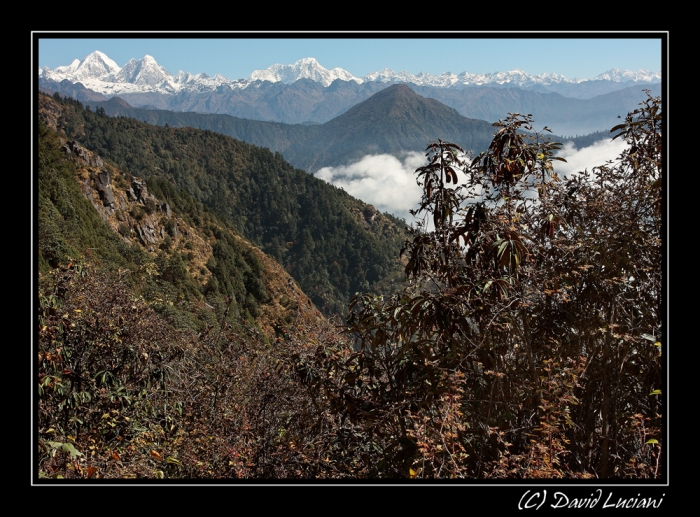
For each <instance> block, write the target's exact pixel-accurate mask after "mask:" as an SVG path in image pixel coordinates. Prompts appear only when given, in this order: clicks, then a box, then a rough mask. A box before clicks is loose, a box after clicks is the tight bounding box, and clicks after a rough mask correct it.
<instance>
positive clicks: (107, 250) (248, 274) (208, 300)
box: [38, 106, 323, 337]
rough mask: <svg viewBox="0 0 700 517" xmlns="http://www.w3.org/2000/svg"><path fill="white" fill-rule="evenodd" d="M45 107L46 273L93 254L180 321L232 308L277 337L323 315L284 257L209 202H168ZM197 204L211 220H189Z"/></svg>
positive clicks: (42, 204)
mask: <svg viewBox="0 0 700 517" xmlns="http://www.w3.org/2000/svg"><path fill="white" fill-rule="evenodd" d="M46 107H47V106H43V107H42V109H40V120H41V121H42V123H41V127H40V136H39V144H40V150H39V157H40V166H39V171H38V172H39V203H38V205H39V227H38V255H39V270H40V273H41V274H44V275H47V274H49V273H50V272H51V270H53V269H54V268H59V267H64V266H65V265H66V264H68V263H70V262H76V261H78V262H79V261H80V257H88V260H89V262H90V263H92V265H96V266H99V267H100V268H102V269H106V270H111V271H112V272H113V274H115V275H117V276H119V278H121V279H123V280H124V281H125V282H126V283H127V284H129V285H131V288H132V289H133V292H134V296H136V297H145V298H146V299H147V300H148V302H149V303H150V305H151V306H152V307H154V308H155V309H156V310H157V311H159V312H161V313H162V314H163V315H164V316H165V317H166V319H168V320H170V321H171V323H172V324H173V325H174V326H176V327H182V328H191V329H201V328H204V327H203V326H207V325H212V324H214V322H215V321H217V318H222V317H224V316H223V314H224V313H225V314H226V315H228V316H230V318H229V319H230V322H231V323H232V324H233V325H240V324H241V323H243V322H244V321H247V323H248V324H256V325H257V326H258V327H259V328H260V329H261V330H262V331H263V332H264V333H265V334H266V335H267V336H268V337H274V336H275V333H276V331H275V329H276V328H279V327H280V326H284V325H287V324H289V323H291V322H293V321H295V320H298V319H299V318H302V319H303V320H305V321H320V320H322V319H323V318H322V317H321V316H320V314H319V313H318V312H317V311H316V309H315V307H313V304H312V303H311V300H309V299H308V298H307V297H306V295H305V294H304V293H303V292H302V291H301V289H300V288H299V286H298V285H297V284H296V283H295V282H294V281H293V280H292V279H291V277H289V275H288V274H287V273H286V272H285V271H284V269H283V268H282V267H281V266H280V265H279V264H277V263H276V262H275V261H274V260H272V259H270V258H269V257H267V256H266V255H265V254H264V253H263V252H262V251H260V250H259V249H258V248H256V247H255V246H253V245H252V244H250V243H249V242H247V241H246V240H245V239H243V238H242V237H241V236H240V235H237V233H236V232H235V231H233V230H232V228H230V227H229V226H228V225H227V224H226V223H225V222H224V221H221V220H219V219H218V218H217V217H216V216H215V215H214V214H212V213H211V212H210V211H209V210H207V209H206V207H203V206H201V204H198V203H196V202H195V201H194V200H192V199H188V196H187V195H186V194H184V193H181V192H177V191H176V190H173V189H172V188H171V189H167V187H166V189H167V191H168V193H169V196H168V197H169V199H170V202H166V201H164V200H162V199H161V198H159V197H158V196H155V195H154V194H153V193H152V192H151V191H150V189H149V188H148V187H147V185H146V182H144V181H143V180H142V179H140V178H138V177H135V176H133V175H131V174H129V173H127V172H125V171H123V170H120V169H118V168H116V167H113V166H111V165H110V164H109V163H106V162H104V161H103V160H102V159H101V158H100V157H99V156H98V155H96V154H95V153H93V152H91V151H90V150H88V149H86V148H84V147H82V146H80V145H79V144H77V143H76V142H74V141H70V140H68V141H67V140H66V139H65V138H61V137H60V136H58V134H57V133H55V127H54V128H51V127H50V126H47V125H45V123H44V121H47V122H49V124H50V123H51V121H52V117H51V116H50V115H51V113H52V112H53V111H54V110H47V109H46ZM152 185H153V186H154V187H155V189H154V190H155V191H157V192H160V193H162V192H163V188H162V187H163V186H162V185H159V184H158V183H155V184H153V183H152ZM188 204H189V210H188V209H187V208H185V209H184V210H183V208H184V207H185V205H188ZM194 213H197V214H198V216H199V217H201V219H204V220H206V221H207V225H206V226H205V227H202V226H193V225H192V224H190V223H188V221H187V220H190V219H192V214H194ZM227 263H232V264H234V265H235V267H229V268H226V267H225V265H226V264H227ZM224 307H228V310H227V311H225V310H224Z"/></svg>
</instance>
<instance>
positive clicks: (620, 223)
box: [37, 97, 665, 479]
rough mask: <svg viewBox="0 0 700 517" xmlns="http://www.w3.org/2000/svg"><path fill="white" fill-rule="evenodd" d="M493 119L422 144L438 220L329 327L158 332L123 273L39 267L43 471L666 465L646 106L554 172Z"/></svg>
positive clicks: (509, 123)
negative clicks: (395, 268)
mask: <svg viewBox="0 0 700 517" xmlns="http://www.w3.org/2000/svg"><path fill="white" fill-rule="evenodd" d="M496 126H497V128H498V129H497V132H496V134H495V136H494V139H493V141H492V144H491V146H490V147H489V149H488V150H487V151H485V152H484V153H481V154H480V155H478V156H476V157H475V158H473V159H469V160H465V159H464V154H463V152H462V150H461V149H460V148H459V147H458V146H456V145H454V144H450V143H446V142H442V141H438V142H436V143H432V144H430V145H429V147H428V149H427V153H428V157H429V163H428V165H426V166H425V167H422V168H420V169H418V170H417V171H416V172H417V178H418V181H419V183H420V185H421V186H422V188H423V198H422V202H421V205H420V209H419V210H418V212H417V214H418V215H422V216H424V217H429V218H430V219H431V221H432V227H433V228H434V230H432V231H427V229H426V228H424V229H422V230H418V231H416V232H415V233H414V234H413V236H412V239H409V240H408V241H407V242H406V243H405V246H404V249H403V252H402V253H403V255H404V256H405V257H406V259H407V260H406V265H405V273H406V284H405V287H404V288H403V290H402V291H401V292H399V293H397V294H395V295H393V296H384V297H382V296H377V295H372V294H364V295H357V296H356V297H355V298H354V299H353V301H352V303H351V305H350V316H349V318H348V319H347V322H346V324H345V325H343V326H342V327H341V328H337V327H334V326H331V325H329V324H326V323H324V322H322V321H319V320H310V319H305V318H304V317H298V318H297V319H296V320H295V321H293V322H289V324H288V325H284V326H283V327H281V328H280V329H279V332H278V333H277V335H276V336H274V337H269V336H268V337H266V336H263V335H261V334H260V332H259V330H258V329H256V328H255V327H254V326H248V325H237V324H235V323H234V322H232V321H230V318H229V319H228V320H227V319H226V316H227V315H226V314H225V313H216V316H215V317H216V318H217V319H216V321H214V322H211V323H210V324H209V325H205V326H204V327H199V328H194V329H193V328H187V327H186V326H179V327H175V326H173V325H172V323H171V321H169V320H168V319H167V318H166V317H165V315H164V314H163V313H162V312H159V311H158V310H156V309H157V306H155V305H154V304H153V303H152V302H151V301H150V300H149V299H148V297H144V296H143V295H140V294H139V291H138V290H137V289H136V286H132V285H129V284H128V283H127V282H125V280H124V279H123V278H121V277H120V276H119V275H118V271H110V270H109V269H108V268H104V267H101V266H100V265H99V264H97V265H95V264H94V263H93V262H94V261H90V260H87V261H85V260H72V261H71V262H70V263H66V262H61V261H60V260H57V261H56V262H55V263H53V264H52V267H51V268H50V270H47V273H46V274H45V276H44V278H42V282H41V283H40V289H39V303H38V308H39V314H38V318H39V321H38V323H39V331H38V346H37V348H38V359H39V364H38V374H39V378H38V392H37V396H38V402H39V404H38V407H39V413H38V422H37V425H38V436H39V440H38V456H37V458H38V469H39V476H40V477H47V478H57V477H63V478H81V479H82V478H124V477H135V478H168V479H172V478H176V479H178V478H179V479H183V478H187V479H196V478H205V479H216V478H219V479H238V478H245V479H272V478H277V479H279V478H284V479H290V478H307V479H340V478H421V479H422V478H426V479H427V478H484V479H486V478H488V479H493V478H510V479H521V478H528V479H531V478H635V479H641V478H661V477H663V476H665V471H664V460H663V455H662V452H663V446H664V441H663V436H664V435H663V432H662V415H663V410H664V406H663V404H662V400H663V398H662V396H663V393H662V391H661V390H662V387H663V386H664V375H663V371H664V370H663V367H662V366H663V365H662V359H663V356H662V349H663V343H664V340H663V334H662V330H663V329H662V320H663V315H664V313H663V307H664V305H663V303H662V302H663V300H662V211H663V203H662V188H661V186H662V113H661V103H660V99H658V98H652V97H649V98H648V99H647V100H646V101H645V102H644V103H642V104H641V105H640V108H639V109H638V110H636V111H634V112H632V113H630V114H629V115H628V116H627V117H626V118H625V120H624V122H623V123H621V124H620V125H619V126H617V127H616V128H614V129H613V131H612V132H613V133H614V134H615V136H616V138H624V139H625V140H626V141H627V142H628V144H629V147H628V148H627V149H626V150H625V151H624V152H623V154H622V155H621V156H620V159H619V161H617V162H615V163H608V164H603V165H601V166H600V167H597V168H594V169H593V170H591V171H582V172H581V173H579V174H577V175H574V176H572V177H569V178H560V177H558V176H557V174H556V173H555V171H554V168H553V166H552V163H553V161H556V159H557V158H556V156H555V155H554V153H555V151H556V150H557V149H558V144H557V143H554V142H549V141H548V140H547V139H546V138H544V137H543V136H542V135H540V134H534V136H533V137H528V136H526V135H525V134H524V133H523V132H522V130H528V131H531V130H532V120H531V119H530V118H529V117H523V116H520V115H511V116H509V117H508V118H507V119H505V120H504V121H500V122H499V123H497V124H496ZM54 168H55V167H54ZM464 177H466V181H465V182H463V183H460V178H464ZM66 182H67V180H66ZM476 200H479V202H478V203H477V202H476ZM76 224H77V223H76ZM105 238H106V237H105ZM116 245H117V244H115V246H116Z"/></svg>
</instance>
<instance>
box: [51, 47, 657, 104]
mask: <svg viewBox="0 0 700 517" xmlns="http://www.w3.org/2000/svg"><path fill="white" fill-rule="evenodd" d="M39 77H40V78H42V79H50V80H53V81H56V82H61V81H62V80H64V79H68V80H69V81H71V82H82V83H83V84H84V85H85V86H86V87H87V88H90V89H91V90H93V91H96V92H99V93H102V94H105V95H118V94H123V93H137V92H141V93H143V92H158V93H165V94H173V93H177V92H180V91H188V92H193V91H196V92H202V91H213V90H217V89H219V88H221V87H228V88H231V89H244V88H248V87H251V86H252V87H255V85H256V83H258V82H262V81H269V82H273V83H274V82H282V83H284V84H292V83H294V82H296V81H298V80H300V79H311V80H313V81H316V82H319V83H321V84H322V85H323V86H324V87H328V86H330V85H331V84H332V83H333V82H334V81H336V80H341V81H354V82H356V83H358V84H361V83H364V82H381V83H399V82H400V83H412V84H416V85H419V86H435V87H439V88H452V87H464V86H484V85H499V86H502V85H508V86H517V87H520V88H531V87H533V86H550V85H556V84H562V83H563V84H579V83H583V82H585V81H587V79H578V78H575V79H568V78H566V77H564V76H563V75H560V74H556V73H544V74H539V75H530V74H527V73H526V72H524V71H523V70H520V69H517V68H516V69H515V70H511V71H507V72H494V73H486V74H472V73H469V72H466V71H465V72H462V73H460V74H453V73H451V72H445V73H442V74H440V75H431V74H429V73H423V72H421V73H418V74H411V73H409V72H407V71H402V72H395V71H393V70H391V69H389V68H385V69H383V70H381V71H378V72H371V73H369V74H367V75H366V76H364V77H361V78H358V77H355V76H353V75H352V74H351V73H350V72H348V71H346V70H343V69H342V68H334V69H333V70H328V69H326V68H324V67H323V66H321V64H320V63H319V62H318V61H317V60H316V59H314V58H312V57H308V58H304V59H300V60H299V61H297V62H296V63H294V64H292V65H281V64H274V65H272V66H270V67H269V68H267V69H265V70H255V71H254V72H252V73H251V74H250V76H249V77H248V78H246V79H237V80H232V79H227V78H225V77H223V76H221V75H218V74H217V75H216V76H215V77H213V78H212V77H209V76H208V75H207V74H203V73H200V74H191V73H189V72H183V71H179V72H178V73H177V74H176V75H173V74H172V73H170V72H168V71H167V70H166V69H165V68H163V67H162V66H160V65H158V63H157V62H156V60H155V59H154V58H153V57H152V56H149V55H146V56H144V57H143V58H142V59H138V60H137V59H131V60H130V61H129V62H128V63H126V64H125V65H124V67H122V68H120V67H119V66H118V65H117V64H116V63H115V62H114V61H113V60H111V59H110V58H109V57H108V56H107V55H105V54H104V53H102V52H100V51H97V50H96V51H94V52H92V53H91V54H89V55H88V56H86V57H85V58H84V59H83V60H82V61H79V60H77V59H75V60H74V61H73V62H72V63H71V64H70V65H67V66H59V67H56V68H55V69H53V70H51V69H50V68H48V67H45V68H44V69H42V70H40V71H39ZM592 80H593V81H610V82H613V83H623V82H628V81H631V82H643V83H656V82H661V73H660V72H654V71H650V70H638V71H636V72H635V71H629V70H620V69H616V68H613V69H611V70H608V71H605V72H603V73H601V74H599V75H598V76H596V77H594V78H593V79H592Z"/></svg>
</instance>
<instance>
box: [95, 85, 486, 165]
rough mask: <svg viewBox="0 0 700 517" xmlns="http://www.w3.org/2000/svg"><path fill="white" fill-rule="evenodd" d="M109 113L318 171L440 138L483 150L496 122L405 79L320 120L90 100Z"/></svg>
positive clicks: (397, 152) (413, 148)
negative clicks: (206, 133) (239, 144)
mask: <svg viewBox="0 0 700 517" xmlns="http://www.w3.org/2000/svg"><path fill="white" fill-rule="evenodd" d="M89 104H90V105H91V106H92V107H93V108H95V109H100V108H102V109H104V110H105V112H106V113H107V114H108V115H111V116H126V117H133V118H136V119H139V120H141V121H143V122H146V123H149V124H154V125H158V126H164V125H166V124H167V125H169V126H170V127H185V126H191V127H196V128H199V129H208V130H210V131H216V132H218V133H222V134H225V135H228V136H231V137H233V138H236V139H238V140H242V141H244V142H247V143H249V144H253V145H257V146H261V147H267V148H269V149H270V150H272V151H273V152H280V153H283V155H284V158H285V160H287V161H289V163H291V164H292V165H294V166H295V167H298V168H301V169H304V170H306V171H308V172H311V173H313V172H316V171H317V170H318V169H320V168H322V167H328V166H338V165H345V164H348V163H350V162H352V161H355V160H359V159H361V158H362V157H364V156H366V155H368V154H385V153H386V154H392V155H394V156H397V157H398V156H399V155H401V154H402V153H403V152H404V151H419V152H421V151H423V149H425V146H426V145H428V143H429V142H431V141H436V140H437V139H438V138H441V139H443V140H449V141H452V142H455V143H457V144H459V145H461V146H463V147H464V148H465V149H471V150H474V151H475V152H480V151H483V150H485V149H486V148H487V147H488V145H489V142H490V141H491V138H492V137H493V133H494V128H493V126H492V125H491V124H490V123H488V122H486V121H484V120H475V119H469V118H467V117H463V116H462V115H460V114H459V113H458V112H457V111H456V110H455V109H453V108H450V107H448V106H446V105H444V104H442V103H441V102H439V101H437V100H435V99H428V98H425V97H422V96H421V95H419V94H417V93H416V92H415V91H413V90H412V89H411V88H409V87H408V86H407V85H405V84H395V85H391V86H389V87H387V88H384V89H383V90H381V91H379V92H377V93H375V94H374V95H372V96H371V97H370V98H369V99H366V100H364V101H362V102H360V103H358V104H356V105H355V106H353V107H352V108H350V109H349V110H347V111H346V112H345V113H343V114H342V115H339V116H338V117H335V118H333V119H331V120H330V121H328V122H326V123H324V124H319V125H301V124H281V123H275V122H263V121H257V120H246V119H241V118H236V117H231V116H227V115H214V114H202V113H191V112H187V113H182V112H172V111H167V110H145V109H140V108H134V107H132V106H130V105H128V104H127V103H126V102H124V101H123V100H122V99H120V98H119V97H113V98H112V99H109V100H108V101H104V102H90V103H89Z"/></svg>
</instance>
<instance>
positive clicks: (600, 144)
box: [552, 138, 627, 176]
mask: <svg viewBox="0 0 700 517" xmlns="http://www.w3.org/2000/svg"><path fill="white" fill-rule="evenodd" d="M625 147H627V143H626V142H625V141H624V139H622V138H619V139H617V140H612V139H610V138H606V139H603V140H598V141H597V142H596V143H594V144H593V145H591V146H589V147H584V148H583V149H576V146H575V145H574V143H573V142H571V141H568V142H566V143H565V144H564V147H563V149H562V150H561V151H559V153H558V154H557V156H559V157H561V158H564V159H565V160H566V163H565V162H560V161H556V160H555V161H554V162H552V164H553V165H554V170H555V171H556V172H557V173H558V174H559V175H560V176H569V175H571V174H574V173H576V172H582V171H584V170H585V169H588V170H591V169H592V168H593V167H596V166H598V165H605V163H606V162H607V161H608V160H616V159H617V158H618V156H620V153H622V151H623V150H624V149H625Z"/></svg>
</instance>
